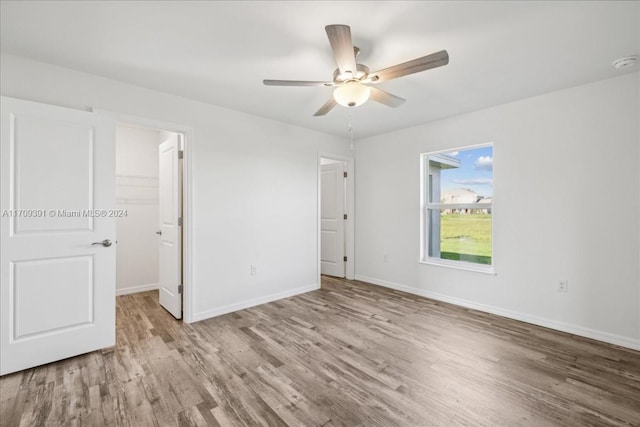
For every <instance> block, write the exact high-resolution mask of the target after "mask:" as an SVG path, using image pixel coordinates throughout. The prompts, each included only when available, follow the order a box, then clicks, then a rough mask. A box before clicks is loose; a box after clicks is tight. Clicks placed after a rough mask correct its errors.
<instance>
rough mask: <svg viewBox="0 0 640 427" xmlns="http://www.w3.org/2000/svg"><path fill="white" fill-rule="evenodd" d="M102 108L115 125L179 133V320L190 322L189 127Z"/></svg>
mask: <svg viewBox="0 0 640 427" xmlns="http://www.w3.org/2000/svg"><path fill="white" fill-rule="evenodd" d="M94 111H98V112H100V111H102V112H106V113H109V114H112V115H113V116H115V119H116V126H117V125H119V124H121V125H133V126H140V127H145V128H151V129H156V130H166V131H169V132H175V133H179V134H182V135H183V147H182V149H183V151H184V153H183V163H182V219H183V221H182V278H183V283H182V320H183V321H184V322H185V323H192V322H193V321H194V320H193V313H194V301H193V295H194V292H193V287H192V282H193V263H192V262H191V260H192V259H193V168H192V155H191V149H192V147H193V143H194V131H193V127H191V126H186V125H181V124H177V123H172V122H167V121H164V120H156V119H148V118H145V117H139V116H133V115H129V114H124V113H119V112H114V111H106V110H97V109H96V110H94Z"/></svg>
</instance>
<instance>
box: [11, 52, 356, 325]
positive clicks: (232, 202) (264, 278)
mask: <svg viewBox="0 0 640 427" xmlns="http://www.w3.org/2000/svg"><path fill="white" fill-rule="evenodd" d="M0 66H1V69H0V72H1V79H2V80H1V84H0V88H1V91H2V94H3V95H5V96H13V97H16V98H23V99H27V100H33V101H38V102H43V103H49V104H56V105H62V106H66V107H73V108H87V107H93V108H97V109H104V110H110V111H117V112H121V113H126V114H130V115H135V116H141V117H147V118H150V119H155V120H163V121H169V122H173V123H178V124H181V125H186V126H191V127H192V128H193V140H192V141H191V147H190V148H191V151H190V155H191V158H192V174H193V194H192V200H193V215H194V217H193V230H194V233H193V259H192V266H193V278H192V279H193V283H192V284H191V285H192V289H191V290H190V291H191V292H192V295H191V296H192V298H191V299H192V301H193V316H192V318H193V319H194V320H197V319H203V318H206V317H209V316H213V315H216V314H220V313H223V312H227V311H230V310H234V309H239V308H242V307H244V306H246V305H251V304H256V303H259V302H263V301H266V300H269V299H272V298H278V297H283V296H286V295H290V294H295V293H297V292H303V291H307V290H311V289H315V288H317V287H318V286H319V284H318V240H317V238H318V231H317V230H318V229H317V212H318V204H317V203H318V194H317V179H318V151H322V152H328V153H335V154H338V155H347V154H349V153H350V151H349V143H348V141H347V139H346V138H344V139H343V138H339V137H336V136H332V135H328V134H323V133H320V132H315V131H310V130H306V129H303V128H299V127H295V126H291V125H287V124H284V123H279V122H276V121H273V120H268V119H264V118H261V117H257V116H252V115H249V114H244V113H239V112H236V111H232V110H228V109H225V108H221V107H216V106H213V105H209V104H205V103H202V102H197V101H193V100H189V99H185V98H182V97H177V96H173V95H168V94H164V93H160V92H157V91H153V90H148V89H144V88H141V87H137V86H132V85H127V84H124V83H120V82H116V81H113V80H109V79H105V78H101V77H97V76H93V75H90V74H86V73H81V72H76V71H72V70H69V69H65V68H60V67H56V66H51V65H47V64H43V63H40V62H36V61H32V60H28V59H24V58H21V57H16V56H13V55H2V57H1V64H0ZM187 143H189V141H187ZM251 264H255V265H257V267H258V274H257V275H256V276H250V274H249V266H250V265H251ZM187 320H189V319H187Z"/></svg>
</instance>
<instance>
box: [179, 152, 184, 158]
mask: <svg viewBox="0 0 640 427" xmlns="http://www.w3.org/2000/svg"><path fill="white" fill-rule="evenodd" d="M178 158H179V159H184V151H183V150H178Z"/></svg>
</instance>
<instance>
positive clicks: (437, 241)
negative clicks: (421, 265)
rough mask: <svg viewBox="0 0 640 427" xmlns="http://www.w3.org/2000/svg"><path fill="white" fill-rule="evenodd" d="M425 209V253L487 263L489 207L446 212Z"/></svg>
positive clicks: (450, 258)
mask: <svg viewBox="0 0 640 427" xmlns="http://www.w3.org/2000/svg"><path fill="white" fill-rule="evenodd" d="M447 211H449V209H443V210H442V211H440V210H439V209H429V211H428V212H429V214H428V215H427V217H428V221H429V235H430V237H431V238H430V239H429V240H430V242H429V250H428V253H429V256H430V257H431V258H439V259H448V260H456V261H464V262H471V263H475V264H488V265H491V213H490V209H477V210H474V211H469V213H447Z"/></svg>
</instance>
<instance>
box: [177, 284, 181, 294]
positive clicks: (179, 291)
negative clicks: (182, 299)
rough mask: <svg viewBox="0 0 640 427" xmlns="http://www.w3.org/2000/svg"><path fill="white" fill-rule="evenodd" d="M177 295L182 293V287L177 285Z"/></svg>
mask: <svg viewBox="0 0 640 427" xmlns="http://www.w3.org/2000/svg"><path fill="white" fill-rule="evenodd" d="M178 293H179V294H181V293H182V285H178Z"/></svg>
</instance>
